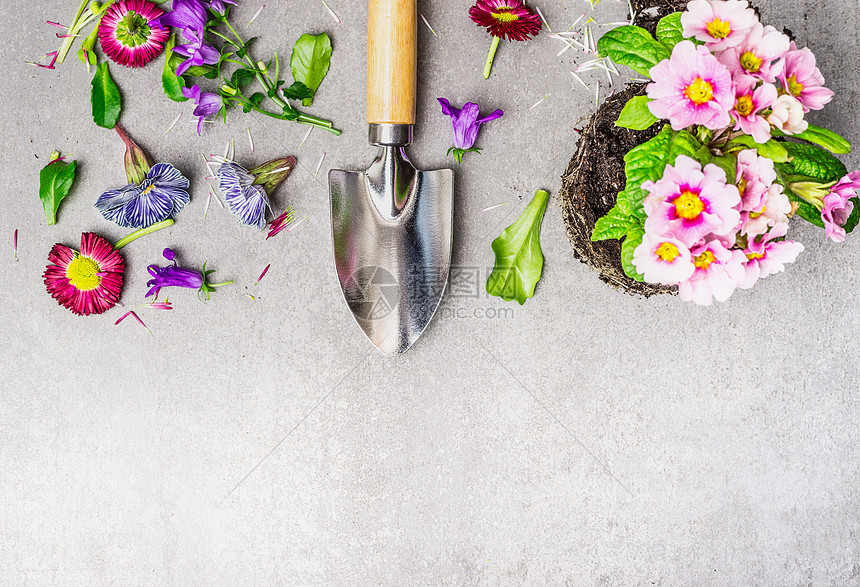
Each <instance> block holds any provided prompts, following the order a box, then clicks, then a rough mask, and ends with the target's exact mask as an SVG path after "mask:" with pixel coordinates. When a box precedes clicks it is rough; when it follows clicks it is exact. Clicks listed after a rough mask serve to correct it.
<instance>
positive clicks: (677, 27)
mask: <svg viewBox="0 0 860 587" xmlns="http://www.w3.org/2000/svg"><path fill="white" fill-rule="evenodd" d="M657 40H658V41H660V42H661V43H663V44H664V45H666V48H668V49H669V50H670V51H671V50H672V48H674V47H675V45H677V44H678V43H680V42H681V41H683V40H684V26H683V25H682V24H681V13H680V12H673V13H672V14H670V15H668V16H664V17H663V18H661V19H660V22H658V23H657Z"/></svg>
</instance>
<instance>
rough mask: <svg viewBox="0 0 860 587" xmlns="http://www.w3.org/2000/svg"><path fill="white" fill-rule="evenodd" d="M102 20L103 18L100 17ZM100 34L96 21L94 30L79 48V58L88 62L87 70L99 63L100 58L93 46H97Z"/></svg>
mask: <svg viewBox="0 0 860 587" xmlns="http://www.w3.org/2000/svg"><path fill="white" fill-rule="evenodd" d="M99 21H101V19H99ZM98 35H99V25H98V23H96V24H95V25H94V26H93V30H92V32H91V33H90V34H89V36H88V37H87V38H86V39H84V41H83V42H82V43H81V48H80V49H78V59H80V60H81V61H82V62H83V63H85V64H87V72H89V70H90V65H98V63H99V59H98V57H96V54H95V52H94V51H93V48H94V47H95V46H96V39H97V38H98Z"/></svg>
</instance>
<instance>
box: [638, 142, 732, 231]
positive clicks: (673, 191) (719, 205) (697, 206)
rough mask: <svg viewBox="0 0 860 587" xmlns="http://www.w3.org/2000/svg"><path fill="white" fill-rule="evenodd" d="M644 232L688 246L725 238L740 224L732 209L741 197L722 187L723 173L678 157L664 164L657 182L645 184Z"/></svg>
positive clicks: (723, 181)
mask: <svg viewBox="0 0 860 587" xmlns="http://www.w3.org/2000/svg"><path fill="white" fill-rule="evenodd" d="M642 189H644V190H646V191H647V192H648V196H647V197H646V198H645V202H644V204H645V212H646V213H647V214H648V218H647V219H646V220H645V232H647V233H650V234H661V235H671V236H674V237H675V238H677V239H678V240H680V241H681V242H683V243H684V244H685V245H686V246H688V247H692V246H694V245H695V244H696V243H698V242H699V241H700V240H701V239H702V238H703V237H705V236H706V235H708V234H711V233H713V234H714V235H726V234H728V233H730V232H731V231H732V230H733V229H734V228H735V227H736V226H737V225H738V222H739V221H740V213H739V212H738V211H737V210H736V209H735V207H736V206H737V205H738V204H739V203H740V200H741V197H740V194H739V193H738V189H737V187H735V186H734V185H727V184H726V172H725V171H723V170H722V169H721V168H719V167H717V166H716V165H714V164H712V163H709V164H708V165H706V166H705V169H704V171H703V170H702V166H701V165H700V164H699V163H698V162H697V161H695V160H693V159H691V158H690V157H687V156H686V155H680V156H679V157H678V158H677V159H676V160H675V165H674V166H672V165H667V166H666V169H665V171H664V172H663V177H662V178H660V179H659V180H658V181H656V182H653V181H646V182H644V183H643V184H642Z"/></svg>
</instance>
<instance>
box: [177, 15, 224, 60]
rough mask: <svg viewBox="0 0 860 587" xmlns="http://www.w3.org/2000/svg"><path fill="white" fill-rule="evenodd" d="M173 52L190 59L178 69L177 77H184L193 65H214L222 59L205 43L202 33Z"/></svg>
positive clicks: (216, 50)
mask: <svg viewBox="0 0 860 587" xmlns="http://www.w3.org/2000/svg"><path fill="white" fill-rule="evenodd" d="M171 14H172V13H171ZM173 51H174V52H176V53H178V54H180V55H184V56H185V57H188V59H186V60H185V61H183V62H182V63H180V64H179V67H177V68H176V75H182V74H183V73H185V72H186V71H188V68H189V67H191V66H192V65H214V64H216V63H218V60H219V59H221V53H220V52H219V51H218V49H216V48H215V47H212V46H210V45H207V44H206V43H204V42H203V34H202V33H200V34H199V35H198V36H196V37H194V38H193V40H192V41H191V42H190V43H186V44H185V45H177V46H176V47H174V48H173Z"/></svg>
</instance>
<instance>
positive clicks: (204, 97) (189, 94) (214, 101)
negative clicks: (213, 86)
mask: <svg viewBox="0 0 860 587" xmlns="http://www.w3.org/2000/svg"><path fill="white" fill-rule="evenodd" d="M182 95H183V96H185V97H186V98H190V99H191V100H194V112H193V114H194V116H199V117H200V118H199V119H198V120H197V135H198V136H200V133H201V126H202V124H203V119H204V118H206V117H207V116H210V115H212V114H216V113H218V112H219V111H220V110H221V108H222V107H223V106H224V100H222V99H221V96H220V95H218V94H212V93H208V92H201V91H200V86H198V85H196V84H195V85H193V86H191V87H190V88H182Z"/></svg>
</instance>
